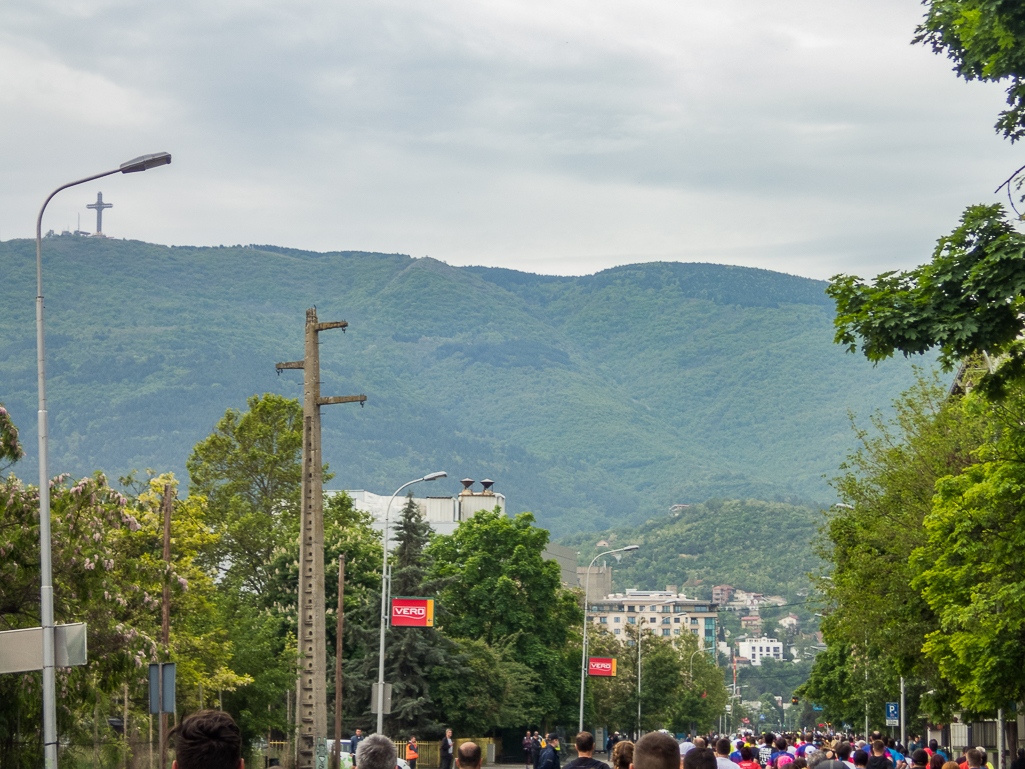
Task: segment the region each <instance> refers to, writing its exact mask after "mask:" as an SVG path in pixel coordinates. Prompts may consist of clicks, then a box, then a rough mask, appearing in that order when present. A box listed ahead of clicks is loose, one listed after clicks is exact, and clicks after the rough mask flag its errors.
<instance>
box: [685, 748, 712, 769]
mask: <svg viewBox="0 0 1025 769" xmlns="http://www.w3.org/2000/svg"><path fill="white" fill-rule="evenodd" d="M717 766H718V764H717V763H716V760H715V753H714V752H713V751H711V750H709V749H708V748H694V750H692V751H690V752H689V753H688V754H687V755H685V756H684V757H683V769H716V767H717Z"/></svg>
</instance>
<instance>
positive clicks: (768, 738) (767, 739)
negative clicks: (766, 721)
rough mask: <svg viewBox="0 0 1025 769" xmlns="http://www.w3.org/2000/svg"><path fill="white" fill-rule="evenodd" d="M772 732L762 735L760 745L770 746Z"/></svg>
mask: <svg viewBox="0 0 1025 769" xmlns="http://www.w3.org/2000/svg"><path fill="white" fill-rule="evenodd" d="M773 739H774V738H773V736H772V732H766V733H765V734H763V735H762V743H763V744H765V745H772V740H773Z"/></svg>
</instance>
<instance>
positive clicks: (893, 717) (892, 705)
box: [886, 702, 900, 726]
mask: <svg viewBox="0 0 1025 769" xmlns="http://www.w3.org/2000/svg"><path fill="white" fill-rule="evenodd" d="M886 725H887V726H900V703H899V702H887V703H886Z"/></svg>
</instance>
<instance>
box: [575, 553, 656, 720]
mask: <svg viewBox="0 0 1025 769" xmlns="http://www.w3.org/2000/svg"><path fill="white" fill-rule="evenodd" d="M639 548H640V545H627V546H626V547H621V548H618V549H617V550H606V551H605V552H604V553H598V555H596V556H595V557H594V558H592V559H591V563H590V564H588V566H587V580H586V581H585V582H584V642H583V648H582V649H581V650H580V725H579V726H578V727H577V731H578V732H582V731H584V682H585V681H587V625H588V622H587V598H588V591H589V590H590V589H591V567H592V566H594V562H595V561H597V560H598V559H599V558H601V557H602V556H603V555H612V554H614V553H628V552H630V551H632V550H638V549H639ZM616 557H617V559H618V558H619V556H616Z"/></svg>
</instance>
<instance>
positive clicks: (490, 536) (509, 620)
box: [427, 507, 583, 722]
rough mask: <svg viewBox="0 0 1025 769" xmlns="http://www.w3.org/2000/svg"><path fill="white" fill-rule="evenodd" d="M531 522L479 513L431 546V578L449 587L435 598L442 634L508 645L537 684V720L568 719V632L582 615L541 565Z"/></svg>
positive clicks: (539, 532) (571, 707)
mask: <svg viewBox="0 0 1025 769" xmlns="http://www.w3.org/2000/svg"><path fill="white" fill-rule="evenodd" d="M533 521H534V517H533V516H532V515H531V514H530V513H521V514H519V515H517V516H516V517H515V518H509V517H507V516H506V515H505V513H503V512H502V510H501V509H500V508H497V507H496V508H495V509H494V510H490V511H481V512H479V513H477V514H476V515H475V516H474V517H473V518H471V519H470V520H468V521H463V522H462V523H461V524H459V526H458V528H457V529H456V530H455V532H454V533H452V534H450V535H446V536H439V537H436V538H435V539H434V541H433V542H432V543H431V545H430V547H429V548H428V550H427V553H428V555H429V556H430V558H431V560H432V564H431V566H430V574H431V575H432V576H433V577H434V578H436V579H444V580H447V584H446V585H445V587H444V588H443V589H442V591H441V594H440V598H441V604H442V606H443V607H444V609H445V612H446V613H445V615H444V616H443V617H442V618H441V622H442V626H443V628H444V630H445V633H446V634H447V635H449V636H451V637H454V638H479V639H481V640H483V641H484V642H485V643H486V644H487V645H488V646H492V647H493V646H495V645H497V644H500V643H502V642H504V641H506V640H509V641H510V642H511V644H512V645H511V654H512V656H513V658H514V659H515V660H516V661H517V662H520V663H522V664H523V665H526V666H527V667H528V668H529V669H530V670H532V671H534V673H535V674H536V675H537V676H538V678H539V681H540V683H539V684H538V686H537V687H535V689H534V692H533V694H532V699H533V701H532V706H533V708H532V713H533V715H534V717H535V719H536V720H537V721H538V722H541V721H543V720H544V719H549V718H559V717H562V718H565V719H567V720H569V719H572V717H573V712H574V711H575V710H576V705H577V701H578V699H577V695H578V686H579V678H578V676H579V673H580V669H579V664H580V662H579V661H580V656H579V655H580V652H579V648H580V647H579V645H578V646H577V648H576V656H575V658H574V656H573V654H572V653H570V650H569V641H570V639H571V633H570V628H574V629H575V628H579V627H580V626H581V623H582V621H583V614H582V612H581V609H580V607H579V605H578V604H577V598H576V596H574V595H573V594H572V593H570V592H569V591H566V590H563V589H562V588H561V584H560V580H559V566H558V564H556V563H554V562H552V561H546V560H544V558H543V556H542V553H543V552H544V548H545V545H546V544H547V543H548V532H547V531H545V530H544V529H539V528H537V527H535V526H533V525H532V524H533ZM578 643H579V642H578Z"/></svg>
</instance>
